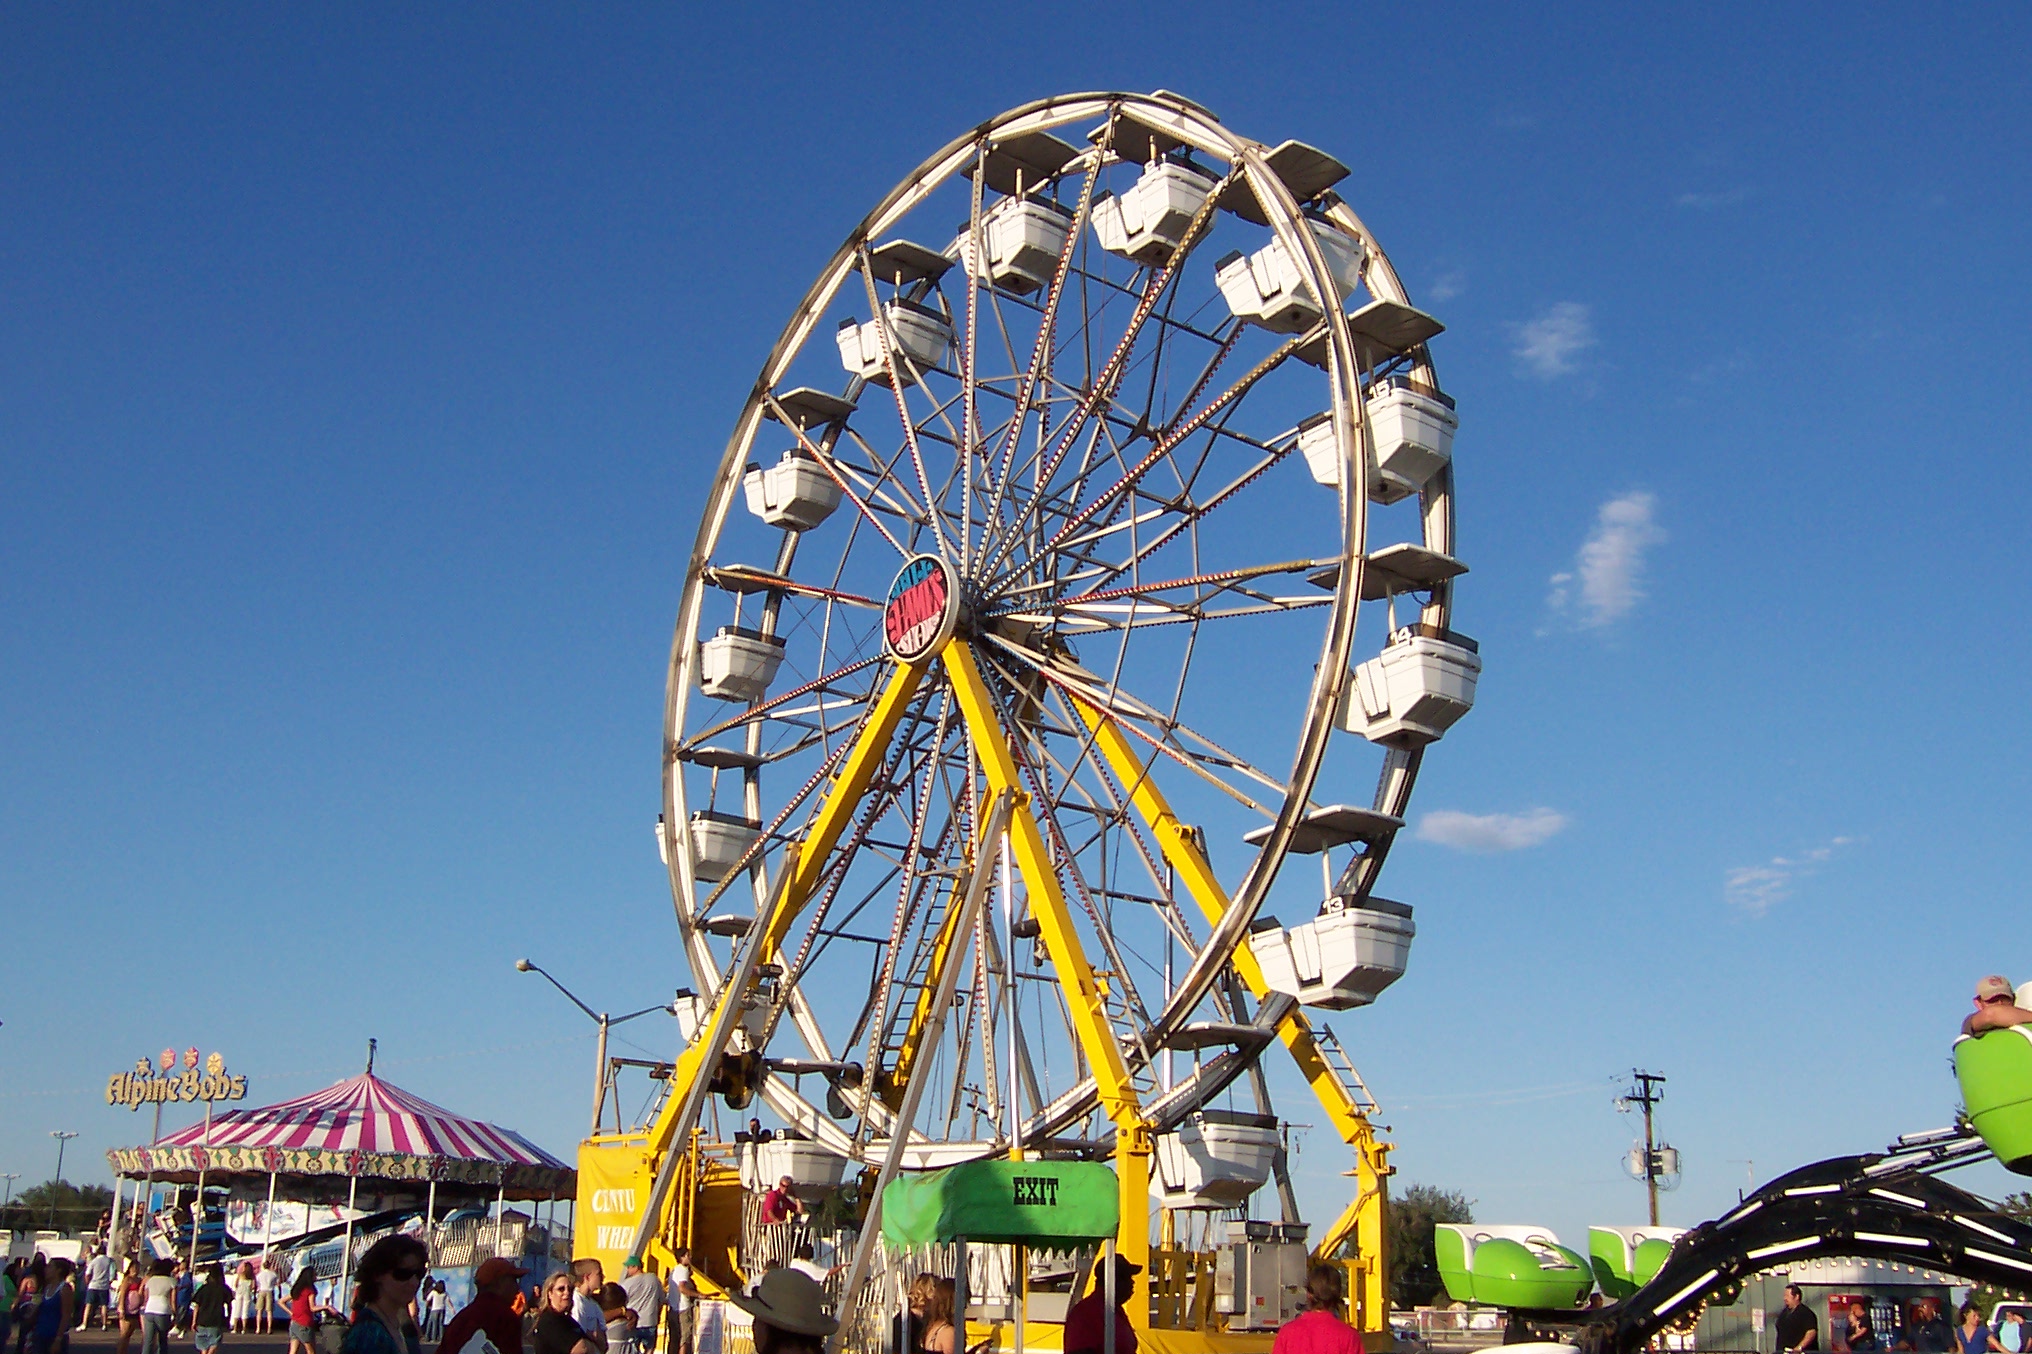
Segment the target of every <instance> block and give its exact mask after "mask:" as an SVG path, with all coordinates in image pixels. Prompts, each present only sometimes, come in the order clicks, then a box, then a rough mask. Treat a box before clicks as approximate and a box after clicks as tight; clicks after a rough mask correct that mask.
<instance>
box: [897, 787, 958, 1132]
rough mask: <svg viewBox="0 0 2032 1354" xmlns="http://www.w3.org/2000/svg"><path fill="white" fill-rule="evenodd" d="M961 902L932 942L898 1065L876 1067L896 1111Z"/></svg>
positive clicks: (952, 904)
mask: <svg viewBox="0 0 2032 1354" xmlns="http://www.w3.org/2000/svg"><path fill="white" fill-rule="evenodd" d="M976 821H977V822H978V821H979V820H978V819H977V820H976ZM958 904H959V899H958V898H957V897H955V898H952V899H951V900H950V901H949V903H948V905H947V907H946V910H945V919H944V920H943V921H941V922H940V923H939V927H938V939H937V940H934V941H933V942H932V945H931V963H930V964H929V965H928V966H927V967H926V969H925V974H924V987H923V988H922V989H921V990H920V991H919V992H918V994H917V1001H916V1003H915V1004H914V1005H913V1006H912V1007H911V1008H910V1024H909V1025H908V1026H907V1027H906V1028H905V1029H904V1031H903V1047H901V1048H899V1049H898V1050H897V1051H896V1065H895V1066H894V1067H891V1068H886V1069H885V1068H879V1067H878V1068H875V1069H873V1071H874V1075H875V1078H876V1091H877V1093H878V1094H879V1095H881V1097H882V1103H884V1104H886V1105H887V1106H888V1107H889V1108H890V1109H892V1110H893V1109H895V1108H896V1107H897V1106H899V1105H901V1104H902V1103H903V1088H904V1087H905V1086H907V1085H909V1084H910V1075H911V1073H912V1072H914V1071H915V1070H916V1068H917V1052H918V1047H919V1045H921V1044H922V1043H923V1042H924V1032H925V1029H926V1028H927V1027H928V1026H929V1025H930V1024H931V1003H932V994H933V993H935V992H936V991H938V984H939V979H941V978H942V977H944V976H945V966H946V963H947V962H948V961H949V960H950V959H951V958H952V957H953V956H952V950H953V937H954V935H955V934H956V933H957V932H958V931H959V923H960V909H959V906H958Z"/></svg>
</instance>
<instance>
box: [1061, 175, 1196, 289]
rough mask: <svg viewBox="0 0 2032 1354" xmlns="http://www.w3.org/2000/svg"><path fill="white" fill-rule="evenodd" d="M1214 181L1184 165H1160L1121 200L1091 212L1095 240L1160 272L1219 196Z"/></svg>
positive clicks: (1103, 201)
mask: <svg viewBox="0 0 2032 1354" xmlns="http://www.w3.org/2000/svg"><path fill="white" fill-rule="evenodd" d="M1215 182H1216V180H1215V179H1214V176H1213V175H1211V174H1209V173H1207V172H1206V171H1205V170H1203V169H1200V168H1199V167H1198V166H1196V165H1189V164H1186V163H1184V162H1183V161H1180V160H1158V161H1156V162H1155V163H1153V164H1152V165H1151V166H1150V167H1149V168H1148V169H1145V170H1144V171H1143V174H1142V177H1140V178H1138V179H1137V180H1136V186H1135V187H1133V188H1131V189H1130V190H1129V191H1128V192H1126V193H1124V194H1122V195H1121V196H1120V197H1112V196H1102V197H1097V198H1095V199H1094V202H1093V206H1091V207H1090V208H1088V209H1087V215H1088V217H1089V218H1090V219H1091V220H1092V221H1093V223H1094V238H1095V239H1096V240H1098V241H1099V242H1100V245H1101V248H1103V249H1105V250H1107V251H1108V252H1109V253H1110V254H1119V255H1120V256H1121V257H1123V258H1125V259H1130V260H1132V261H1134V262H1136V263H1145V264H1149V265H1151V266H1152V267H1160V266H1162V265H1164V264H1166V263H1169V262H1171V255H1172V252H1173V251H1174V250H1176V249H1177V248H1178V245H1179V242H1180V241H1181V240H1183V239H1184V238H1185V228H1186V227H1187V226H1189V225H1191V224H1192V218H1193V217H1195V216H1197V215H1198V214H1199V209H1200V208H1201V207H1204V206H1205V205H1206V200H1207V198H1209V197H1211V196H1212V195H1213V191H1214V184H1215Z"/></svg>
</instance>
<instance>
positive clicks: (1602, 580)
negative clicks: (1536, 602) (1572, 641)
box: [1545, 492, 1665, 630]
mask: <svg viewBox="0 0 2032 1354" xmlns="http://www.w3.org/2000/svg"><path fill="white" fill-rule="evenodd" d="M1657 505H1658V500H1657V498H1656V497H1654V496H1653V495H1651V494H1646V493H1637V492H1632V493H1627V494H1619V495H1617V496H1616V497H1615V498H1612V499H1610V500H1608V502H1606V503H1604V504H1602V506H1601V509H1600V510H1599V511H1598V512H1597V513H1596V514H1595V529H1594V530H1593V531H1592V532H1590V533H1589V534H1588V538H1587V539H1586V540H1585V541H1583V542H1581V547H1580V552H1579V553H1578V554H1576V555H1575V556H1574V561H1573V567H1572V568H1571V569H1563V570H1561V571H1560V572H1558V573H1556V574H1554V575H1553V576H1552V577H1551V578H1550V579H1549V580H1547V581H1548V588H1547V591H1546V595H1545V605H1546V608H1547V609H1548V610H1549V611H1551V612H1552V614H1553V615H1554V616H1558V617H1571V618H1572V620H1573V621H1574V623H1575V624H1577V625H1579V626H1581V627H1582V628H1584V629H1589V630H1598V629H1601V628H1602V627H1603V626H1606V625H1610V624H1613V623H1614V622H1616V621H1619V620H1621V619H1622V618H1623V617H1625V616H1627V615H1629V614H1630V611H1631V609H1632V608H1633V607H1635V606H1636V605H1637V603H1638V602H1640V601H1642V600H1643V598H1644V554H1645V552H1646V551H1647V550H1649V549H1650V548H1651V547H1652V546H1654V545H1657V544H1658V543H1659V542H1661V541H1663V540H1664V539H1665V531H1664V528H1662V527H1660V526H1659V525H1658V523H1657V522H1656V521H1655V520H1654V513H1655V510H1656V508H1657ZM1576 594H1578V597H1576Z"/></svg>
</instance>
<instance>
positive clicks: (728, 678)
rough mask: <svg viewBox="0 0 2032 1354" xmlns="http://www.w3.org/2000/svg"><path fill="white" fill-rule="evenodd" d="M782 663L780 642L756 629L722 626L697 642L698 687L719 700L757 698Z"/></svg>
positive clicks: (765, 690)
mask: <svg viewBox="0 0 2032 1354" xmlns="http://www.w3.org/2000/svg"><path fill="white" fill-rule="evenodd" d="M782 666H783V641H782V640H781V639H779V638H778V637H776V636H775V635H765V634H763V633H762V632H761V631H759V630H749V629H745V628H743V627H740V626H733V625H723V626H721V627H720V629H719V633H718V634H716V635H714V636H713V637H712V638H711V639H709V640H707V641H706V642H705V643H703V644H701V645H699V690H701V691H703V692H705V693H706V694H707V695H708V696H714V697H717V698H718V699H720V700H723V701H743V702H748V701H758V700H761V699H762V697H763V695H764V694H765V693H766V692H767V691H768V690H769V684H770V683H771V682H773V681H775V680H776V669H778V668H779V667H782Z"/></svg>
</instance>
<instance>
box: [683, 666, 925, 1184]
mask: <svg viewBox="0 0 2032 1354" xmlns="http://www.w3.org/2000/svg"><path fill="white" fill-rule="evenodd" d="M927 670H928V669H927V668H925V667H923V666H918V667H905V666H902V665H898V667H897V668H896V670H895V671H894V672H892V673H891V674H890V675H889V684H888V685H887V686H886V687H884V688H883V689H882V694H881V695H880V696H878V697H876V699H875V705H874V707H873V708H872V709H871V710H870V711H869V714H868V718H867V719H866V720H865V721H863V723H862V724H861V728H860V731H859V732H858V733H857V734H856V735H855V738H854V746H853V749H852V750H851V751H850V752H848V754H847V759H846V761H845V762H844V763H843V764H842V765H841V767H840V772H839V775H838V776H836V777H835V778H834V780H833V783H832V784H831V785H830V786H828V787H827V788H826V790H825V797H824V798H823V799H822V800H821V801H820V803H819V809H818V814H817V815H816V816H815V817H814V818H813V819H812V825H811V830H810V831H809V832H807V833H806V834H805V837H804V840H803V842H802V843H800V846H799V849H798V850H797V851H795V852H794V853H792V854H793V859H792V860H791V861H790V863H789V864H788V866H787V867H786V868H787V869H788V870H789V871H790V877H789V878H788V879H785V880H781V881H779V884H780V888H779V890H778V892H777V897H776V906H775V907H774V908H773V909H772V910H771V911H770V913H769V919H768V921H767V922H765V923H764V925H763V930H762V935H761V936H760V938H759V941H758V943H759V944H761V945H762V947H763V949H762V954H763V955H764V956H765V957H773V956H774V955H775V954H776V953H777V952H778V951H779V950H780V949H781V948H782V946H783V939H784V937H785V936H787V935H789V934H790V926H791V923H792V922H794V921H795V920H796V919H797V914H798V913H799V912H800V911H802V910H803V908H804V905H805V903H807V902H808V901H810V899H811V895H812V893H813V892H814V891H815V890H816V889H817V887H818V881H819V880H820V879H821V878H822V877H823V876H824V873H825V867H826V864H827V862H828V861H829V860H830V859H831V857H832V853H833V848H834V847H835V846H837V845H839V841H840V836H841V834H843V833H844V832H845V831H846V829H847V824H849V823H850V822H852V821H853V816H854V810H855V808H856V807H857V806H859V804H860V802H861V798H862V796H864V795H866V794H867V793H868V783H869V782H870V781H872V780H873V779H874V778H875V772H876V771H877V770H878V769H879V768H880V767H881V765H882V761H883V759H884V757H886V756H887V755H888V752H889V743H890V740H891V739H893V738H894V737H895V736H896V726H897V725H899V724H901V723H902V722H903V715H904V712H905V711H907V710H908V709H909V708H910V699H911V697H913V696H915V695H916V694H917V688H918V686H919V685H920V684H922V683H923V681H924V675H925V673H926V671H927ZM740 996H741V994H740V993H737V992H731V991H727V990H724V989H723V990H722V991H721V993H720V998H719V1000H720V1003H721V1004H722V1005H724V1004H725V1003H727V1002H729V1001H738V1000H739V999H740ZM721 1025H722V1022H721V1021H720V1019H719V1013H718V1012H717V1011H716V1012H715V1014H714V1017H713V1019H712V1020H710V1021H708V1022H707V1023H706V1025H705V1028H704V1029H703V1030H701V1032H700V1036H701V1037H699V1038H696V1039H694V1040H692V1042H691V1043H690V1044H689V1045H688V1046H687V1047H686V1048H685V1050H684V1052H683V1053H681V1054H679V1055H678V1058H677V1062H676V1064H675V1065H674V1066H673V1067H672V1068H671V1070H670V1084H669V1087H668V1089H667V1090H666V1092H665V1094H664V1097H663V1112H662V1113H661V1114H659V1115H658V1116H657V1119H656V1124H655V1126H654V1127H653V1128H651V1129H650V1133H649V1150H650V1152H651V1153H652V1154H653V1155H656V1156H661V1155H662V1154H663V1153H665V1152H667V1151H669V1150H670V1148H671V1140H672V1139H673V1138H674V1137H675V1136H676V1134H677V1129H678V1124H677V1120H678V1118H679V1116H680V1114H681V1113H682V1110H683V1106H684V1104H685V1101H686V1100H687V1099H688V1097H689V1094H690V1090H691V1087H692V1084H693V1083H694V1082H696V1081H697V1080H698V1078H699V1074H700V1072H701V1070H702V1069H703V1068H704V1066H705V1064H706V1060H707V1056H708V1052H709V1050H710V1048H711V1041H710V1039H708V1038H707V1037H705V1035H706V1033H707V1032H708V1031H712V1030H715V1029H719V1028H721Z"/></svg>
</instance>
